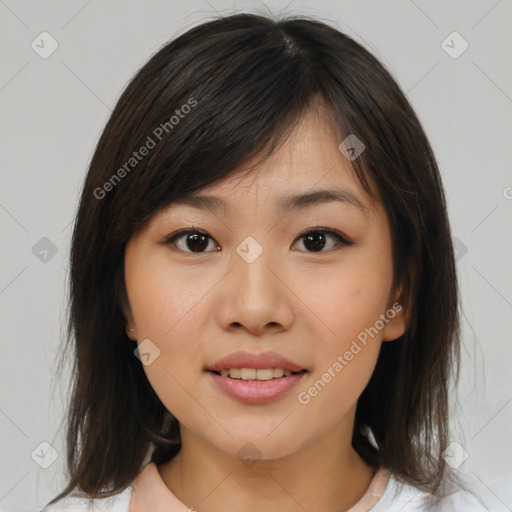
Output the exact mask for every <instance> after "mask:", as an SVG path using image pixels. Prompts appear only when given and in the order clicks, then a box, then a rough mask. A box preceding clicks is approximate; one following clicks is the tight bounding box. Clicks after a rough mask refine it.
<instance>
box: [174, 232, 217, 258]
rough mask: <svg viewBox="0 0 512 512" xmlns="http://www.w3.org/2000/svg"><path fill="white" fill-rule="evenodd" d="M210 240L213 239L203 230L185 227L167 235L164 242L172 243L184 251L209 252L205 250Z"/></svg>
mask: <svg viewBox="0 0 512 512" xmlns="http://www.w3.org/2000/svg"><path fill="white" fill-rule="evenodd" d="M210 241H213V238H212V237H211V236H210V235H208V234H206V233H204V232H203V231H199V230H197V229H194V230H192V229H187V230H184V231H180V232H179V233H175V234H174V235H172V236H171V237H169V238H168V239H167V240H166V241H165V243H166V244H174V245H176V246H177V247H178V248H179V249H180V250H182V251H184V252H191V253H197V254H200V253H203V252H211V251H206V249H207V248H208V246H209V243H210Z"/></svg>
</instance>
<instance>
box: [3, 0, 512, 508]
mask: <svg viewBox="0 0 512 512" xmlns="http://www.w3.org/2000/svg"><path fill="white" fill-rule="evenodd" d="M265 9H270V10H271V11H272V12H273V13H274V14H278V13H281V14H311V15H314V16H318V17H320V18H322V19H323V20H325V21H328V22H331V23H333V24H335V25H336V26H337V27H338V28H339V29H341V30H342V31H345V32H346V33H348V34H349V35H351V36H353V37H354V38H355V39H356V40H357V41H359V42H361V43H362V44H363V45H364V46H366V47H367V48H369V49H370V50H371V51H372V52H373V53H374V54H375V55H376V56H377V57H378V58H379V59H380V60H381V61H382V62H383V63H384V64H385V65H386V66H387V67H388V69H389V70H390V71H391V72H392V73H393V74H394V76H395V77H396V79H397V80H398V82H399V84H400V85H401V87H402V88H403V90H404V91H405V92H406V93H407V96H408V98H409V99H410V101H411V102H412V104H413V106H414V108H415V109H416V111H417V112H418V114H419V117H420V119H421V120H422V122H423V125H424V127H425V130H426V132H427V134H428V136H429V139H430V141H431V143H432V145H433V148H434V151H435V153H436V156H437V158H438V161H439V164H440V168H441V172H442V176H443V181H444V186H445V189H446V193H447V198H448V204H449V214H450V220H451V223H452V227H453V234H454V237H455V240H454V242H455V246H456V248H457V258H458V261H457V265H458V272H459V276H460V286H461V296H462V308H463V311H464V316H463V339H464V350H463V361H462V371H461V373H462V376H461V383H460V386H459V391H458V393H459V402H460V407H459V408H458V410H457V414H456V415H455V416H454V419H453V436H452V438H453V442H454V443H455V444H454V445H453V446H452V452H451V453H450V454H448V456H449V459H450V461H451V462H452V464H453V465H454V466H457V468H458V470H459V471H461V472H462V473H463V474H465V475H468V476H469V477H471V478H472V481H473V482H474V486H475V487H474V488H475V489H478V491H479V492H480V494H481V495H482V497H484V499H485V500H486V501H487V502H488V503H489V505H490V506H491V509H492V510H493V511H495V512H500V511H505V510H512V470H511V462H510V461H511V460H512V443H511V442H510V437H511V434H512V428H511V426H512V386H511V385H510V384H511V379H510V373H511V370H510V361H511V360H512V358H511V356H512V343H511V336H510V332H511V327H512V324H511V318H512V314H511V313H512V286H511V274H512V266H511V265H510V261H511V258H510V256H511V252H512V251H511V245H512V244H511V237H510V233H511V227H512V215H511V212H512V175H511V172H510V165H511V160H512V158H511V143H512V123H511V120H512V115H511V114H512V70H511V66H510V63H511V62H512V44H511V43H512V26H511V21H512V2H511V1H510V0H499V1H496V0H482V1H468V0H465V1H440V0H438V1H424V0H414V1H413V0H394V1H378V0H372V1H365V0H363V1H361V0H360V1H355V0H354V1H348V0H342V1H339V0H337V1H335V0H315V1H314V2H313V1H310V2H307V1H302V2H299V1H293V0H290V1H288V2H287V3H284V2H279V1H277V0H276V1H273V0H268V1H267V2H265V3H263V2H259V1H256V0H254V1H243V2H235V3H232V2H229V1H224V0H208V1H206V0H187V1H184V0H178V1H163V0H159V1H156V0H155V1H146V2H143V1H135V0H130V1H126V0H125V1H122V2H121V1H119V0H117V1H110V2H101V1H100V0H89V1H86V0H73V1H67V2H50V1H35V0H34V1H22V0H20V1H14V0H5V1H4V0H0V19H1V23H2V26H1V30H0V47H1V48H2V60H1V63H2V65H1V69H0V110H1V115H2V123H1V127H0V129H1V136H0V143H1V150H2V151H1V184H0V226H1V234H2V250H1V266H0V311H1V316H0V319H1V331H0V336H1V338H2V341H1V343H2V345H1V346H2V352H1V353H2V357H1V358H0V379H1V387H0V433H1V436H0V447H1V448H0V460H1V469H0V511H8V512H28V511H34V510H39V508H42V507H43V505H44V504H46V503H47V501H49V500H50V499H51V498H52V497H54V496H55V494H56V493H57V492H58V491H60V490H61V489H62V486H63V484H64V480H63V470H64V462H65V451H64V445H63V439H62V428H61V420H62V411H63V407H64V404H65V400H66V399H67V398H68V396H69V385H68V383H67V382H66V380H64V381H63V382H58V381H56V380H55V370H56V367H55V365H56V356H57V354H58V351H59V347H60V344H61V343H62V337H63V332H64V328H63V326H64V323H65V306H66V287H67V281H66V280H67V269H68V256H69V242H70V235H71V224H70V223H71V221H72V219H73V215H74V213H75V209H76V206H77V199H78V197H79V193H80V188H81V185H82V182H83V179H84V176H85V173H86V169H87V166H88V163H89V160H90V158H91V155H92V152H93V150H94V147H95V144H96V142H97V139H98V137H99V135H100V133H101V131H102V129H103V127H104V124H105V122H106V121H107V118H108V116H109V114H110V111H111V109H112V108H113V106H114V105H115V103H116V101H117V99H118V97H119V95H120V93H121V91H122V90H123V89H124V87H125V86H126V85H127V82H128V80H129V79H130V77H131V76H132V75H133V74H134V72H135V71H136V70H137V69H138V68H139V66H140V65H142V64H143V63H144V62H145V61H146V60H147V59H148V58H149V57H150V56H151V55H152V54H153V53H154V52H155V51H157V50H158V49H159V48H160V47H161V46H162V45H163V44H164V43H165V42H166V41H168V40H169V39H171V38H173V37H175V36H176V35H178V34H181V33H183V32H184V31H186V30H187V29H189V28H191V27H192V26H194V25H196V24H197V23H200V22H201V21H203V20H205V19H206V18H207V17H211V16H212V15H215V14H216V13H217V12H218V13H221V14H229V13H232V12H234V11H243V10H250V11H252V12H255V11H256V12H264V11H265ZM42 33H46V34H42ZM54 48H56V49H55V50H54ZM52 50H54V51H53V53H51V51H52ZM49 53H51V54H49ZM64 377H66V375H64ZM454 396H455V395H454ZM53 459H55V460H53ZM45 466H48V467H45Z"/></svg>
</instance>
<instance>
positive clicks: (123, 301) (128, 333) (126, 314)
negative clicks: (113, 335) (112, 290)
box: [121, 289, 137, 341]
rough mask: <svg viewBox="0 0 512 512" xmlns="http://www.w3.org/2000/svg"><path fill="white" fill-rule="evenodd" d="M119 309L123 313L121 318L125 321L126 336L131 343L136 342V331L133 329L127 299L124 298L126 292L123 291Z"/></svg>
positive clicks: (133, 324) (133, 323) (133, 325)
mask: <svg viewBox="0 0 512 512" xmlns="http://www.w3.org/2000/svg"><path fill="white" fill-rule="evenodd" d="M121 309H122V311H123V316H124V318H125V319H126V323H125V331H126V336H128V338H130V339H131V340H133V341H137V329H136V328H135V322H134V320H133V315H132V310H131V308H130V304H129V303H128V297H127V296H126V291H125V290H124V289H123V291H122V292H121Z"/></svg>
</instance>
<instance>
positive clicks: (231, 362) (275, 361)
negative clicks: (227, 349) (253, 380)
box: [207, 351, 305, 382]
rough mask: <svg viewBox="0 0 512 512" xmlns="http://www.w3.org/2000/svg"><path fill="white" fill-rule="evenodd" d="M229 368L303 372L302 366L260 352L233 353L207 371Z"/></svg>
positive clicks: (274, 355)
mask: <svg viewBox="0 0 512 512" xmlns="http://www.w3.org/2000/svg"><path fill="white" fill-rule="evenodd" d="M231 368H282V369H283V370H288V371H290V372H300V371H301V370H305V368H303V367H302V366H299V365H298V364H296V363H294V362H292V361H289V360H288V359H285V358H284V357H283V356H281V355H280V354H278V353H277V352H261V353H259V354H258V353H251V352H243V351H242V352H234V353H233V354H229V355H227V356H225V357H223V358H222V359H219V360H218V361H217V362H216V363H214V364H213V365H211V366H208V368H207V370H210V371H213V372H220V371H221V370H229V369H231ZM267 382H268V381H267Z"/></svg>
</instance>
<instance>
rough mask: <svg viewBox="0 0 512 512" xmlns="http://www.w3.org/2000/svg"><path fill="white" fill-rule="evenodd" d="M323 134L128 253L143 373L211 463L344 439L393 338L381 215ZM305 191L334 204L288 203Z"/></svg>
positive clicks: (164, 222) (131, 319)
mask: <svg viewBox="0 0 512 512" xmlns="http://www.w3.org/2000/svg"><path fill="white" fill-rule="evenodd" d="M329 126H330V125H329V124H328V123H326V122H324V121H322V119H321V118H318V117H317V116H316V115H314V114H310V115H307V116H305V117H304V118H302V120H301V122H300V123H299V125H298V126H297V128H296V129H295V130H294V132H293V133H292V135H291V136H290V138H289V139H288V140H287V141H286V143H285V144H284V145H283V146H282V147H281V148H280V149H279V150H278V151H277V152H276V153H274V154H273V156H272V157H271V158H270V159H268V160H266V161H265V162H263V163H261V164H259V165H258V166H257V167H256V168H255V169H250V170H249V171H244V170H242V172H241V173H237V174H233V175H231V176H229V177H228V178H226V179H225V180H224V181H222V182H219V183H216V184H215V185H214V186H211V187H207V188H204V189H202V190H201V191H200V192H198V193H196V194H195V195H196V196H197V195H201V196H216V197H217V198H218V200H217V201H215V202H212V201H211V200H210V202H208V200H204V199H203V200H200V199H197V197H196V199H195V200H192V201H189V202H188V203H187V202H183V203H173V204H172V205H171V206H169V207H167V208H166V209H164V210H162V211H160V212H159V213H157V214H156V215H155V216H154V217H153V218H152V219H151V220H150V222H149V223H148V224H147V225H146V226H145V227H144V229H142V230H141V231H140V232H138V233H137V234H136V235H135V236H134V237H132V239H131V240H130V241H129V243H128V245H127V249H126V253H125V282H126V289H127V294H128V301H129V311H128V312H127V317H128V321H127V333H128V335H129V336H130V337H131V338H133V339H137V341H138V345H139V350H140V353H141V354H143V356H142V357H143V361H144V366H143V367H144V371H145V372H146V374H147V377H148V379H149V381H150V383H151V385H152V387H153V388H154V390H155V392H156V393H157V395H158V396H159V398H160V399H161V401H162V403H163V404H164V405H165V407H166V408H167V409H168V410H169V411H171V412H172V414H173V415H174V416H175V417H176V418H177V419H178V420H179V422H180V424H181V428H182V431H183V429H186V430H187V431H188V432H191V433H193V435H194V436H195V438H197V439H201V440H202V441H204V442H206V443H209V444H210V446H214V447H216V448H218V450H220V451H222V452H224V453H225V454H229V455H232V456H236V454H237V453H238V452H239V450H240V449H241V448H242V447H243V446H244V445H246V443H248V442H251V443H252V444H254V445H255V446H256V447H257V448H258V450H259V451H260V452H261V454H262V455H261V456H262V457H264V458H269V459H271V458H277V457H282V456H286V455H289V454H292V453H294V452H296V451H298V450H300V449H301V448H303V447H306V446H307V445H310V444H311V443H313V442H314V441H315V440H318V439H319V438H321V437H322V436H326V435H327V434H329V433H333V432H336V431H337V430H339V431H341V430H342V429H345V431H346V429H347V425H348V426H349V427H350V428H352V426H353V419H354V411H355V406H356V403H357V400H358V398H359V396H360V394H361V393H362V391H363V389H364V388H365V386H366V384H367V383H368V381H369V379H370V377H371V374H372V372H373V369H374V367H375V364H376V361H377V357H378V354H379V350H380V346H381V343H382V342H383V341H391V340H394V339H396V338H397V337H399V336H400V335H402V334H403V332H404V330H405V320H404V315H403V313H404V312H403V311H401V310H400V305H399V304H398V303H397V302H395V301H396V300H398V299H399V298H398V297H397V296H395V294H392V290H391V285H392V277H393V276H392V254H391V236H390V228H389V224H388V219H387V216H386V214H385V211H384V209H383V207H382V206H381V205H380V204H378V203H375V204H372V203H371V201H370V199H369V197H368V196H367V195H366V193H365V192H364V190H363V188H362V187H361V185H360V183H359V181H358V180H357V178H356V176H355V174H354V173H353V171H352V169H351V167H350V162H349V161H348V160H347V159H346V158H345V156H344V155H343V154H342V153H341V152H340V151H339V149H338V145H339V143H340V142H341V141H340V140H339V139H338V138H337V137H336V135H335V133H334V131H333V130H332V129H330V128H329ZM249 164H250V162H249V163H248V164H247V165H249ZM244 169H245V167H244ZM318 190H329V191H332V192H333V194H334V193H335V192H338V194H339V195H338V199H334V198H333V196H331V198H330V199H329V198H328V197H327V195H326V194H324V195H321V194H319V195H316V196H310V198H309V200H302V201H295V202H293V201H292V200H291V199H290V198H293V197H295V196H300V195H304V194H311V193H313V192H316V191H318ZM286 201H288V202H286ZM206 205H208V206H209V207H207V206H206ZM393 304H394V306H393ZM130 329H133V331H130ZM283 372H285V373H284V374H283ZM290 372H291V374H290ZM281 375H282V376H281Z"/></svg>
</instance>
